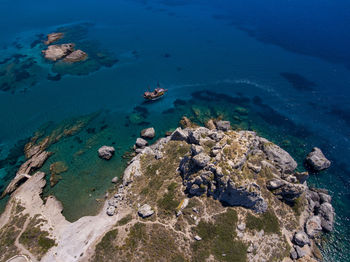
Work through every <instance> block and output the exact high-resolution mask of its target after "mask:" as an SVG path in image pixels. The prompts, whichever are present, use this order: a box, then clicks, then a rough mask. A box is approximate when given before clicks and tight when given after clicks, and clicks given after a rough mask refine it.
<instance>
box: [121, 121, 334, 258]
mask: <svg viewBox="0 0 350 262" xmlns="http://www.w3.org/2000/svg"><path fill="white" fill-rule="evenodd" d="M221 129H222V128H221ZM146 142H147V141H146ZM167 143H173V144H172V145H171V146H173V145H176V146H179V148H181V147H183V145H184V144H185V146H186V148H187V153H184V154H183V155H182V156H180V158H179V157H178V156H177V155H176V159H179V162H180V163H179V164H178V165H176V166H177V167H178V168H177V171H178V172H179V174H180V175H181V178H182V183H183V187H182V189H181V191H182V190H184V191H182V192H181V193H182V194H183V193H184V194H185V198H186V199H191V198H193V197H196V196H200V197H201V198H200V199H202V197H203V196H207V197H209V198H213V199H215V200H218V201H220V202H222V203H223V204H224V205H225V206H240V207H245V208H248V209H251V210H252V211H254V212H256V213H264V212H266V211H267V210H269V212H270V211H271V210H274V212H275V213H276V214H278V213H279V212H278V210H277V211H276V209H275V208H276V207H275V206H268V204H271V203H274V204H276V202H278V201H276V198H277V199H279V200H281V201H282V203H279V204H278V205H283V208H285V207H286V206H289V207H286V208H285V209H284V212H287V214H288V216H289V217H288V216H286V219H287V220H288V219H292V220H293V219H294V217H292V216H298V215H297V213H296V212H298V211H297V209H298V208H299V207H300V212H301V213H299V215H300V225H298V226H295V224H294V225H292V224H290V225H288V227H289V228H288V227H287V226H286V227H284V228H283V230H286V232H287V233H286V232H284V233H283V234H286V235H285V236H287V237H288V238H289V239H290V241H289V243H291V244H292V245H293V246H292V250H291V257H292V258H293V259H300V258H303V259H311V260H310V261H314V260H312V259H313V258H312V257H313V255H312V246H313V245H314V241H315V240H314V238H316V237H317V236H318V235H319V234H320V233H321V232H322V231H330V230H332V227H333V223H334V210H333V208H332V206H331V204H330V202H331V197H330V196H329V195H328V193H327V192H326V191H324V190H316V189H313V188H309V187H308V186H307V183H306V180H307V178H308V177H309V174H308V172H297V171H295V169H296V167H297V163H296V162H295V161H294V159H293V158H292V157H291V156H290V155H289V154H288V153H287V152H286V151H285V150H283V149H282V148H280V147H278V146H277V145H275V144H273V143H271V142H270V141H268V140H266V139H264V138H261V137H259V136H257V135H256V134H255V133H254V132H251V131H232V130H230V129H229V128H227V131H223V130H218V129H217V127H215V129H209V128H204V127H195V128H184V129H183V128H177V129H176V130H175V131H174V132H173V133H172V134H169V136H167V137H165V138H162V139H160V140H158V141H157V142H156V143H155V144H153V145H151V146H148V145H146V144H144V145H142V147H143V148H142V150H140V153H139V154H138V155H137V156H136V157H134V158H133V159H132V160H131V162H130V165H129V166H128V168H127V169H126V170H125V172H124V177H123V185H125V186H126V185H128V186H129V185H130V183H132V182H133V180H134V179H135V183H136V184H137V183H141V182H137V181H144V180H143V179H146V181H147V180H149V179H150V177H149V174H147V176H146V178H142V176H143V175H144V174H143V171H144V170H145V167H147V163H148V162H149V161H151V162H152V161H155V162H152V163H153V164H154V163H157V161H156V160H154V159H153V160H149V159H150V158H149V157H150V156H154V158H155V159H159V158H158V157H159V156H161V157H162V158H163V157H164V158H165V159H167V158H168V157H169V156H168V155H166V152H173V151H172V150H170V151H162V148H163V147H164V145H166V144H167ZM167 150H169V149H167ZM146 155H147V157H145V156H146ZM142 159H143V161H145V159H147V161H146V163H145V162H142ZM141 162H142V166H143V167H142V168H141ZM158 163H159V162H158ZM153 164H152V166H153ZM145 165H146V166H145ZM152 172H153V171H152ZM154 172H155V173H157V171H154ZM137 177H141V178H140V180H138V179H136V178H137ZM140 185H141V184H137V188H138V187H140ZM130 186H131V187H132V184H131V185H130ZM142 187H143V185H142V186H141V188H142ZM267 190H268V191H270V192H268V191H267ZM165 192H167V191H166V190H165ZM152 194H153V193H152ZM273 196H275V197H276V198H274V197H273ZM183 197H184V195H182V199H184V198H183ZM271 197H272V200H271ZM195 199H196V198H195ZM204 199H205V198H204ZM137 201H140V198H138V200H137ZM205 201H207V200H205ZM271 201H272V202H271ZM144 202H147V201H144ZM181 203H182V202H180V204H179V206H178V208H177V209H176V210H175V212H174V213H175V214H176V217H178V218H179V217H180V216H181V215H184V216H185V213H186V209H184V210H181V209H182V204H181ZM286 204H287V205H286ZM290 207H293V209H291V208H290ZM294 207H295V208H294ZM143 209H145V210H143ZM155 210H157V216H158V211H159V210H158V207H157V209H155ZM140 211H141V212H140ZM154 212H155V211H154V210H152V208H151V207H150V206H149V205H147V204H146V205H143V206H142V207H140V208H139V209H138V213H139V215H140V216H141V217H147V216H149V214H153V213H154ZM187 212H188V211H187ZM269 212H268V213H266V215H267V214H269ZM195 213H196V214H193V215H192V216H191V218H192V219H193V220H194V221H196V222H195V223H197V222H198V220H197V215H198V216H199V214H200V213H198V210H196V212H195ZM279 216H280V214H278V218H279V219H281V218H280V217H279ZM283 216H284V215H283ZM258 217H260V216H258ZM287 217H288V218H287ZM297 220H299V219H296V220H295V221H297ZM244 222H245V221H244V220H240V224H239V225H238V226H237V235H238V236H239V238H244V237H245V234H246V233H247V232H246V231H247V230H245V226H243V225H245V224H244ZM280 222H282V224H283V222H286V221H280ZM293 223H294V222H293ZM290 227H291V228H292V229H290ZM263 235H264V233H263V232H259V236H261V237H262V236H263ZM194 236H195V234H194V235H193V236H192V237H193V238H194ZM198 241H200V240H198ZM254 250H256V249H254V246H252V248H250V253H252V252H253V251H254Z"/></svg>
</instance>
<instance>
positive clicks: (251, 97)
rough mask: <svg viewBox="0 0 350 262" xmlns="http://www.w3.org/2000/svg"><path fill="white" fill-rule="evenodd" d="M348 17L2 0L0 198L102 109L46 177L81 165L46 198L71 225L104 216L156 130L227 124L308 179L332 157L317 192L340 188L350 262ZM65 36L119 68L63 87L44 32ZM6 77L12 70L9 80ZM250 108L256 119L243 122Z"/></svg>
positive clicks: (342, 237) (328, 6) (205, 6)
mask: <svg viewBox="0 0 350 262" xmlns="http://www.w3.org/2000/svg"><path fill="white" fill-rule="evenodd" d="M67 6H68V7H70V8H67ZM349 8H350V4H349V3H348V2H346V1H337V3H334V2H332V1H328V0H326V1H323V2H322V3H319V1H317V2H316V1H309V2H307V3H306V2H305V1H300V0H298V1H293V2H278V3H276V1H272V0H271V1H265V2H264V3H261V2H259V1H256V0H250V1H234V3H232V1H225V0H221V1H215V2H213V1H204V0H193V1H182V0H159V1H155V0H153V1H151V0H150V1H147V0H143V1H141V0H140V1H126V0H124V1H122V0H118V1H103V2H99V3H97V2H96V1H84V2H83V3H82V2H81V3H78V2H74V3H71V2H67V3H65V1H63V2H62V1H60V2H47V1H41V0H40V1H35V2H26V1H21V0H19V1H1V2H0V10H1V11H0V14H1V16H0V21H1V23H0V30H1V32H2V34H1V36H0V48H2V49H1V53H0V85H1V84H2V83H3V82H4V81H7V83H10V84H11V85H10V86H11V88H10V89H8V86H6V87H5V88H0V89H1V90H3V89H5V90H3V92H0V119H1V121H0V159H2V161H1V162H0V191H1V190H2V189H3V188H4V187H5V186H6V184H7V183H8V182H9V181H10V179H11V178H12V177H13V176H14V175H15V172H16V169H17V168H18V166H19V165H20V163H21V162H22V161H23V160H24V158H23V151H22V150H23V146H24V144H25V142H26V139H28V138H29V137H31V136H32V135H33V133H34V131H36V130H37V129H38V128H40V127H41V126H42V125H44V124H46V123H48V122H53V123H51V124H50V128H54V126H56V125H59V123H60V122H61V121H62V120H64V119H70V118H72V117H82V116H86V115H88V114H92V113H96V112H99V114H98V115H97V116H96V117H95V118H94V119H93V120H92V121H91V122H89V124H88V125H87V126H86V127H85V128H84V129H83V130H81V131H80V132H79V133H78V134H76V135H74V136H72V137H67V138H65V139H63V140H61V141H59V142H58V143H56V144H53V145H52V146H51V147H50V148H49V149H50V150H52V151H54V152H55V154H54V155H53V156H52V157H51V158H50V159H49V160H48V161H47V163H45V165H44V167H43V168H42V170H43V171H45V172H46V173H47V174H49V168H50V165H51V164H52V163H54V162H56V161H64V162H65V163H66V165H67V166H68V171H67V172H65V173H62V180H61V181H59V183H58V184H57V185H56V186H55V187H53V188H51V187H50V186H47V187H46V188H45V194H44V195H47V194H54V195H56V197H57V198H58V199H59V200H61V201H62V202H63V205H64V212H63V213H64V215H65V216H66V217H67V218H68V219H69V220H71V221H73V220H76V219H78V218H79V217H81V216H83V215H87V214H94V213H95V212H96V210H97V209H98V207H99V202H97V201H96V199H100V198H102V197H103V196H104V194H105V192H106V190H107V189H108V187H110V186H111V183H110V180H111V178H112V177H114V176H120V175H121V173H122V170H123V168H124V167H125V164H126V160H124V159H123V158H122V157H121V156H122V155H123V154H124V153H125V152H126V151H128V150H130V147H131V146H132V145H133V143H134V141H135V139H136V137H137V136H138V134H139V132H140V130H141V129H142V128H144V127H147V126H154V127H155V128H156V131H157V135H158V136H161V135H163V134H164V133H165V132H166V131H168V130H171V129H173V128H175V127H176V126H177V123H178V121H179V119H180V118H181V116H182V115H184V114H185V115H188V116H189V117H192V118H193V119H194V120H196V121H198V122H201V121H204V120H205V119H207V118H208V116H217V115H218V114H223V115H224V116H225V118H228V119H230V120H231V122H232V123H233V124H234V125H235V127H238V128H244V129H252V130H256V131H258V132H259V134H261V135H263V136H265V137H267V138H269V139H271V140H272V141H274V142H276V143H277V144H279V145H281V146H282V147H283V148H285V149H286V150H287V151H288V152H290V153H291V155H292V156H293V157H294V158H296V159H297V160H298V162H299V168H301V169H302V168H303V167H302V160H303V158H304V157H305V155H306V154H307V153H308V152H309V151H310V150H311V148H312V147H313V146H319V147H321V148H322V150H323V151H324V152H325V154H326V156H328V157H329V159H330V160H332V164H333V165H332V167H331V168H330V169H329V170H328V171H326V172H323V173H321V174H317V175H313V176H312V177H311V178H310V183H311V184H312V185H315V186H317V187H323V188H327V189H328V190H330V193H331V195H332V196H333V198H334V200H333V201H334V206H335V208H336V212H337V220H336V223H337V224H336V230H335V232H334V233H332V234H329V235H327V239H328V241H325V245H324V248H323V253H324V254H325V261H348V260H349V259H350V257H349V255H348V254H346V252H339V251H338V250H347V249H348V248H349V239H348V238H349V237H348V236H349V235H350V232H349V224H350V222H349V218H350V213H349V208H348V207H349V204H350V195H349V192H350V191H349V184H350V178H349V177H350V167H349V165H348V156H349V153H350V142H349V135H350V108H349V105H348V101H349V98H350V92H349V90H348V86H349V84H350V74H349V64H348V62H349V57H350V51H349V49H348V46H349V43H350V36H349V31H348V27H349V25H350V22H349V21H350V20H349V19H350V18H349V15H348V14H349V13H350V12H348V11H349ZM28 10H31V12H28ZM53 10H54V11H53ZM276 21H278V22H276ZM62 26H64V27H65V28H68V29H69V30H70V31H69V32H73V35H72V37H71V38H70V39H69V40H74V41H75V42H77V43H78V44H79V45H78V46H79V47H80V48H82V49H84V48H85V50H86V51H87V52H88V54H89V53H90V57H91V58H92V59H93V58H95V57H96V56H95V55H96V54H97V53H98V52H104V53H106V54H108V55H109V57H111V59H112V60H113V59H115V58H116V59H117V60H118V61H115V62H116V63H115V64H113V65H110V64H106V63H105V64H104V65H101V64H98V63H97V62H96V61H97V60H93V61H92V62H93V63H92V62H91V63H90V62H89V63H88V64H86V63H85V64H81V65H78V66H77V67H76V68H74V71H72V69H71V68H70V69H69V70H70V71H69V70H65V71H62V68H61V69H60V70H61V71H59V72H60V73H61V78H60V79H57V78H55V76H57V75H56V74H57V72H58V71H57V67H55V65H53V64H52V63H47V62H46V61H44V59H43V58H42V57H41V54H40V51H41V48H42V46H41V44H40V41H41V38H40V37H39V36H38V35H40V34H47V33H50V32H52V31H54V30H56V29H57V28H60V27H62ZM77 26H79V27H78V29H77ZM318 28H322V30H319V29H318ZM14 54H17V56H13V55H14ZM18 54H20V55H21V56H18ZM24 55H26V57H22V56H24ZM9 58H10V59H12V60H8V59H9ZM6 59H7V60H8V61H6ZM97 64H98V65H100V66H97V67H96V65H97ZM55 68H56V69H55ZM4 70H5V71H6V72H12V73H13V74H12V75H9V73H7V75H6V77H7V78H6V79H5V80H4V78H3V77H4V76H3V75H2V74H1V72H4ZM11 70H12V71H11ZM26 72H27V73H26ZM69 72H71V73H72V72H74V75H72V74H67V73H69ZM89 72H90V73H89ZM88 73H89V74H88ZM28 74H29V76H28ZM49 74H50V76H51V77H49V78H50V79H51V80H50V79H48V75H49ZM77 74H83V75H81V76H79V75H77ZM16 76H17V77H16ZM13 77H15V78H13ZM157 81H159V82H160V84H161V85H162V86H164V87H166V88H168V89H169V92H168V94H167V96H166V97H164V99H162V100H159V101H157V102H156V103H153V104H143V101H142V96H141V95H142V92H144V91H145V89H146V88H147V86H148V85H150V86H152V87H153V86H155V85H156V83H157ZM204 90H207V91H209V93H205V92H204ZM210 92H212V93H210ZM218 94H224V95H218ZM226 95H227V96H226ZM137 106H139V107H137ZM238 106H240V107H244V108H246V109H247V110H248V111H249V112H248V114H245V115H240V114H237V111H236V110H235V108H237V107H238ZM135 107H136V109H135ZM140 107H141V108H140ZM208 108H209V109H208ZM50 128H49V129H50ZM101 128H102V130H101ZM113 143H114V144H113ZM103 144H113V145H115V147H116V148H117V152H116V155H115V156H114V157H113V158H112V160H111V161H103V160H101V159H99V158H98V157H97V152H96V151H97V149H98V147H99V146H101V145H103ZM81 150H83V151H84V152H83V153H79V154H77V152H79V151H81ZM47 177H48V178H49V175H48V176H47ZM1 186H2V188H1ZM5 200H6V199H5ZM5 200H2V201H1V202H0V206H3V205H4V204H5V203H6V201H5Z"/></svg>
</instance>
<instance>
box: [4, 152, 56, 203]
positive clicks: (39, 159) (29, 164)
mask: <svg viewBox="0 0 350 262" xmlns="http://www.w3.org/2000/svg"><path fill="white" fill-rule="evenodd" d="M51 155H52V153H51V152H47V151H40V150H39V151H36V154H34V155H32V156H31V158H30V159H28V160H27V161H26V162H24V163H23V164H22V165H21V167H20V168H19V169H18V171H17V174H16V176H15V178H14V179H12V181H11V182H10V184H9V185H8V186H7V187H6V189H5V190H4V192H3V193H2V195H1V198H2V197H4V196H6V195H7V194H11V193H12V192H13V191H15V190H16V189H17V187H18V186H19V185H20V184H21V183H23V182H24V181H26V180H27V179H28V178H30V175H32V174H33V173H34V172H35V171H36V170H38V169H39V168H40V167H42V166H43V164H44V163H45V161H46V160H47V159H48V158H49V157H50V156H51Z"/></svg>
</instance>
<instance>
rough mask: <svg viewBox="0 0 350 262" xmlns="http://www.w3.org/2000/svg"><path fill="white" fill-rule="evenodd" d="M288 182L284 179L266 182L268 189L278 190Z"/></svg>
mask: <svg viewBox="0 0 350 262" xmlns="http://www.w3.org/2000/svg"><path fill="white" fill-rule="evenodd" d="M285 184H286V182H285V181H283V180H282V179H272V180H269V181H267V182H266V187H267V189H268V190H276V189H278V188H280V187H282V186H284V185H285Z"/></svg>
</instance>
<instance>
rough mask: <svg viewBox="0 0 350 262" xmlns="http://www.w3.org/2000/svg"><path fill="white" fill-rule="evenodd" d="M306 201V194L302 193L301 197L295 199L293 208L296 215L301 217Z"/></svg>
mask: <svg viewBox="0 0 350 262" xmlns="http://www.w3.org/2000/svg"><path fill="white" fill-rule="evenodd" d="M305 201H306V199H305V196H304V195H301V196H300V197H298V198H297V199H295V201H294V205H293V206H292V209H293V211H294V213H295V215H296V216H298V217H299V216H300V214H301V212H302V211H303V210H304V206H305Z"/></svg>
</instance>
